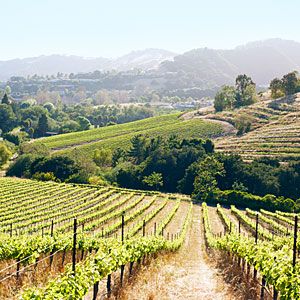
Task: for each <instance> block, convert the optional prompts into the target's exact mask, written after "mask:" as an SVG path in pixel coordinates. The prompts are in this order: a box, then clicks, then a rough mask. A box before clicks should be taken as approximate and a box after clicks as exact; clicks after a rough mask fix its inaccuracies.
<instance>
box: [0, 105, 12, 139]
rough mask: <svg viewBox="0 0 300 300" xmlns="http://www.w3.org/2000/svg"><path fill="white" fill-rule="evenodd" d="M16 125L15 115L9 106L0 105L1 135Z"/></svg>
mask: <svg viewBox="0 0 300 300" xmlns="http://www.w3.org/2000/svg"><path fill="white" fill-rule="evenodd" d="M15 125H16V115H15V113H14V111H13V109H12V107H11V106H10V105H7V104H0V129H1V130H2V132H3V133H6V132H9V131H11V130H12V129H13V128H14V127H15Z"/></svg>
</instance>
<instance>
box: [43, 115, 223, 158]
mask: <svg viewBox="0 0 300 300" xmlns="http://www.w3.org/2000/svg"><path fill="white" fill-rule="evenodd" d="M137 134H145V135H148V136H151V137H152V136H171V135H174V134H176V135H178V136H180V137H184V138H201V137H202V138H211V137H216V136H219V135H222V134H223V128H222V126H221V125H219V124H215V123H212V122H208V121H203V120H199V119H193V120H188V121H184V120H183V119H181V118H180V115H179V114H171V115H165V116H159V117H153V118H148V119H144V120H141V121H135V122H130V123H126V124H118V125H114V126H106V127H102V128H97V129H91V130H88V131H81V132H74V133H68V134H63V135H57V136H53V137H48V138H43V139H39V140H38V142H42V143H43V144H45V145H46V146H47V147H49V148H50V149H51V150H53V151H56V152H57V151H58V152H68V151H70V150H71V149H73V148H74V147H76V149H81V150H84V151H85V153H92V152H93V150H95V149H98V148H99V147H105V148H106V149H115V148H117V147H122V148H125V149H126V148H128V146H129V144H130V140H131V139H132V137H134V136H135V135H137Z"/></svg>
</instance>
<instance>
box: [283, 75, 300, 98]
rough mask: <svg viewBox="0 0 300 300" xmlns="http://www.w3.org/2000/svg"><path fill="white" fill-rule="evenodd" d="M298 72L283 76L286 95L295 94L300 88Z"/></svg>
mask: <svg viewBox="0 0 300 300" xmlns="http://www.w3.org/2000/svg"><path fill="white" fill-rule="evenodd" d="M297 75H298V72H297V71H294V72H291V73H288V74H286V75H284V76H283V78H282V84H283V88H284V91H285V95H292V94H295V93H296V91H297V88H298V77H297Z"/></svg>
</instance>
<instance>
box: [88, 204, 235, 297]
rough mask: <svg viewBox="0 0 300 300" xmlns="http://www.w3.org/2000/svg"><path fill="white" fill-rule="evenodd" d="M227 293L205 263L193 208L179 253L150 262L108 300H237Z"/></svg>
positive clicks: (197, 214)
mask: <svg viewBox="0 0 300 300" xmlns="http://www.w3.org/2000/svg"><path fill="white" fill-rule="evenodd" d="M175 223H177V222H175ZM174 226H175V224H174ZM127 276H128V275H127ZM230 290H231V287H230V286H229V285H227V284H226V283H225V282H224V281H223V280H222V276H221V274H220V273H219V272H218V270H216V269H215V268H213V267H212V266H211V265H210V264H209V263H208V258H207V256H206V253H205V251H204V240H203V236H202V231H201V214H200V207H199V206H195V207H194V216H193V221H192V226H191V228H190V230H189V233H188V235H187V239H186V242H185V244H184V245H183V247H182V248H181V250H179V251H178V252H176V253H166V254H162V255H159V256H158V257H157V258H156V259H153V258H152V259H150V260H149V261H148V262H147V263H146V264H145V265H142V266H140V269H138V270H136V275H134V276H133V277H132V278H131V279H130V280H129V281H128V283H126V284H125V285H124V286H123V288H122V289H121V290H119V291H117V292H114V293H113V295H112V296H111V297H110V299H122V300H129V299H130V300H135V299H136V300H137V299H138V300H149V299H153V300H158V299H159V300H164V299H166V300H167V299H172V300H173V299H174V300H176V299H195V300H196V299H197V300H198V299H199V300H201V299H203V300H204V299H205V300H210V299H213V300H233V299H238V298H236V297H235V295H234V294H233V293H232V292H231V291H230ZM87 299H91V298H87ZM99 299H103V298H100V297H99Z"/></svg>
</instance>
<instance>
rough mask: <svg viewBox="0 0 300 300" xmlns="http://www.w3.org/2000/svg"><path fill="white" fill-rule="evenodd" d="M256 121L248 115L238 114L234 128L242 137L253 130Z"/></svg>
mask: <svg viewBox="0 0 300 300" xmlns="http://www.w3.org/2000/svg"><path fill="white" fill-rule="evenodd" d="M254 121H255V119H254V118H253V117H252V116H250V115H247V114H238V115H237V116H236V117H235V119H234V126H235V128H236V129H237V135H242V134H244V133H246V132H249V131H250V130H251V127H252V124H253V123H254Z"/></svg>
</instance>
